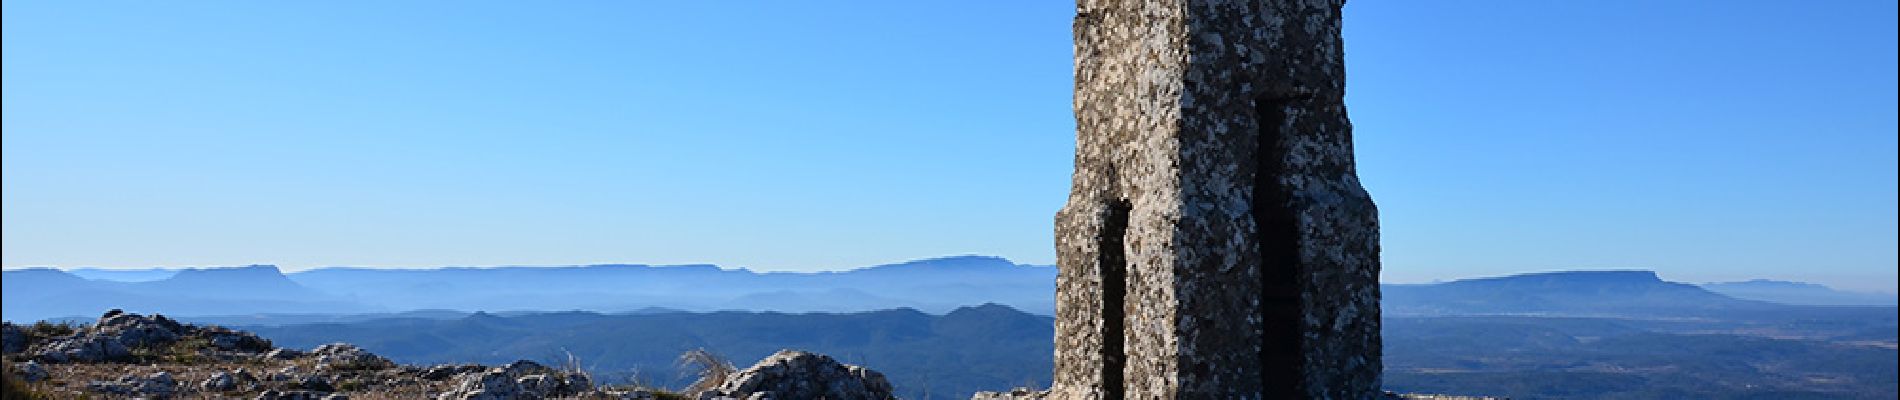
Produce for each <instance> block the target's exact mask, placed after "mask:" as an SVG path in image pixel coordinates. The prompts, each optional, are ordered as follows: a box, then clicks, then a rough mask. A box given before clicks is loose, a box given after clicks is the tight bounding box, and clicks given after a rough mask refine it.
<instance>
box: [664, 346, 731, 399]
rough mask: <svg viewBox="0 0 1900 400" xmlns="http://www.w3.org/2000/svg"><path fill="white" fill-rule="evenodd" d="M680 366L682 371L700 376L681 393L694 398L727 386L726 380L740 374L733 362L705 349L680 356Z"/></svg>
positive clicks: (689, 351)
mask: <svg viewBox="0 0 1900 400" xmlns="http://www.w3.org/2000/svg"><path fill="white" fill-rule="evenodd" d="M679 365H680V369H681V371H683V372H684V371H693V372H694V373H695V374H696V375H698V376H699V379H698V380H695V381H693V384H691V385H687V386H686V389H683V390H680V393H683V394H686V395H687V396H694V397H697V396H699V394H700V393H701V392H705V391H707V390H711V389H712V388H716V387H719V386H720V385H724V384H726V380H727V379H729V378H731V377H732V374H735V373H738V372H739V368H738V367H734V366H733V365H732V362H729V361H726V358H725V357H720V356H719V355H718V354H713V352H711V351H707V350H706V349H704V348H699V349H693V350H688V351H687V352H686V353H684V354H680V359H679Z"/></svg>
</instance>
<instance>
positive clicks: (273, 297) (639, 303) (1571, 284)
mask: <svg viewBox="0 0 1900 400" xmlns="http://www.w3.org/2000/svg"><path fill="white" fill-rule="evenodd" d="M4 274H5V275H4V278H5V279H4V282H5V292H4V314H5V315H4V316H5V318H6V319H7V320H11V321H31V320H37V319H46V318H63V317H85V316H88V315H91V314H95V313H98V312H99V310H102V309H109V308H123V309H126V310H128V311H133V312H143V313H165V314H169V315H174V316H196V317H214V316H216V317H223V318H224V319H227V320H237V321H249V322H253V323H272V321H280V322H283V323H293V322H316V321H339V320H340V319H338V318H346V317H345V316H347V315H351V314H357V315H379V314H384V313H392V312H409V311H415V310H439V311H442V312H443V313H447V314H443V313H438V314H436V315H450V314H454V313H469V312H476V311H487V312H491V313H493V312H510V311H522V312H527V311H564V310H580V311H594V312H607V313H620V312H629V311H635V310H651V309H660V310H679V311H719V310H750V311H778V312H856V311H874V310H886V309H892V308H910V309H915V310H919V311H922V312H925V313H932V314H941V313H945V312H949V311H950V310H953V309H956V308H958V307H962V306H972V305H980V304H989V303H995V304H1002V305H1007V306H1010V307H1012V308H1016V309H1019V310H1023V311H1026V312H1029V313H1032V314H1038V315H1053V314H1054V309H1055V304H1054V297H1055V296H1054V293H1055V276H1056V268H1055V267H1051V266H1037V265H1022V264H1016V263H1013V262H1010V261H1009V260H1005V259H1002V258H997V257H984V256H957V257H944V258H933V259H925V260H917V261H911V262H904V263H897V264H889V265H879V266H872V267H866V268H859V269H853V270H848V271H840V272H813V273H793V272H754V271H749V270H744V269H723V268H719V267H716V266H712V265H678V266H649V265H625V264H614V265H587V266H501V267H453V268H439V269H369V268H351V267H335V268H319V269H313V270H308V271H302V272H296V273H291V274H283V273H281V272H280V271H278V270H277V269H276V268H275V267H270V266H249V267H238V268H208V269H148V270H101V269H79V270H73V271H59V270H53V269H26V270H8V271H5V273H4ZM1773 303H1782V304H1800V305H1881V304H1885V305H1892V304H1894V303H1895V301H1894V296H1892V295H1885V296H1884V297H1883V296H1881V295H1865V294H1856V293H1848V292H1840V291H1834V290H1832V289H1828V288H1826V287H1824V286H1819V285H1812V284H1803V283H1794V282H1775V281H1750V282H1738V283H1718V284H1706V285H1702V286H1697V285H1690V284H1685V283H1677V282H1668V281H1664V280H1662V279H1660V278H1658V277H1657V276H1656V274H1655V273H1653V272H1649V271H1571V272H1550V273H1534V274H1523V275H1513V276H1505V277H1494V278H1479V279H1467V280H1459V281H1452V282H1445V283H1433V284H1387V285H1384V305H1385V312H1386V313H1387V314H1388V315H1398V316H1438V315H1560V316H1593V315H1623V316H1638V315H1641V316H1651V317H1662V316H1683V315H1699V314H1701V313H1707V312H1716V311H1735V310H1752V309H1763V308H1773V307H1774V306H1775V304H1773Z"/></svg>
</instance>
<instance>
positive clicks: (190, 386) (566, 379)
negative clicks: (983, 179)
mask: <svg viewBox="0 0 1900 400" xmlns="http://www.w3.org/2000/svg"><path fill="white" fill-rule="evenodd" d="M0 330H3V332H0V347H4V357H5V364H6V366H7V379H8V384H9V388H8V390H9V394H8V398H9V399H11V398H12V396H15V395H16V394H15V393H14V392H12V390H14V388H15V387H14V384H16V383H19V384H20V386H22V387H23V389H25V390H29V391H31V392H36V393H38V394H39V395H42V396H44V397H49V398H79V397H90V398H155V399H164V398H253V399H352V398H354V399H418V398H435V399H542V398H575V399H668V398H680V399H685V398H696V399H702V400H703V399H805V398H828V399H837V400H858V399H866V400H870V399H879V400H881V399H890V398H892V395H891V385H890V383H889V382H888V381H886V380H885V379H884V376H883V374H880V373H878V372H877V371H872V370H869V369H865V368H863V367H858V366H853V365H845V364H842V363H838V362H837V361H836V360H833V359H832V358H830V357H827V356H824V355H819V354H813V353H807V352H799V351H791V350H787V351H781V352H779V353H778V354H774V355H772V356H771V357H768V358H766V359H765V360H764V361H761V362H759V363H758V365H755V366H753V367H751V368H747V369H744V370H737V371H732V372H730V373H720V374H713V375H712V376H713V377H714V378H715V380H713V381H709V382H702V384H698V385H695V386H696V387H703V388H704V389H701V390H695V392H696V393H691V394H690V395H685V394H679V393H674V392H668V391H663V390H653V389H648V388H635V387H610V386H602V385H596V384H595V382H593V381H592V379H591V378H590V377H589V376H588V375H587V374H586V373H585V372H584V371H581V370H580V369H579V368H573V367H551V366H546V365H542V364H539V363H535V362H532V361H516V362H513V363H509V364H507V365H501V366H484V365H472V364H468V365H434V366H410V365H398V364H396V363H394V362H391V361H390V360H388V359H386V358H383V357H381V356H378V355H376V354H373V353H370V352H368V351H365V350H363V349H360V348H357V347H356V346H353V345H349V344H343V343H335V344H328V345H323V346H319V347H317V348H315V349H311V350H309V351H301V350H294V349H283V348H277V347H274V346H272V345H271V342H270V341H269V340H266V339H263V338H260V337H257V336H256V335H253V334H251V333H249V332H243V331H235V330H230V329H225V328H220V327H215V326H209V327H200V326H193V325H187V324H181V323H178V322H177V321H173V320H171V319H169V318H166V317H164V316H162V315H154V316H142V315H138V314H131V313H124V312H120V311H118V310H113V311H111V312H107V313H106V314H105V315H104V316H102V317H100V318H99V320H98V322H96V323H94V324H91V325H84V326H70V325H58V324H46V323H40V324H34V325H13V324H11V323H6V324H4V325H3V326H0ZM16 379H17V380H16Z"/></svg>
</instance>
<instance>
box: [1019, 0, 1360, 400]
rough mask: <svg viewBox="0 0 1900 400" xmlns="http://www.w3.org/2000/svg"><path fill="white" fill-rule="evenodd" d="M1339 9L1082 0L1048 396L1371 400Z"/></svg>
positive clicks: (1293, 2) (1286, 0) (1318, 1)
mask: <svg viewBox="0 0 1900 400" xmlns="http://www.w3.org/2000/svg"><path fill="white" fill-rule="evenodd" d="M1344 5H1345V2H1344V0H1252V1H1242V0H1236V1H1228V0H1150V1H1123V0H1080V1H1078V4H1077V9H1076V16H1075V119H1076V131H1077V132H1076V155H1075V176H1074V187H1073V189H1072V191H1071V192H1070V194H1069V201H1068V204H1067V205H1066V206H1064V207H1063V209H1062V211H1061V212H1059V213H1058V214H1057V216H1056V240H1057V262H1058V263H1059V264H1061V267H1062V271H1061V275H1060V277H1059V278H1058V282H1057V301H1056V302H1057V311H1056V313H1057V318H1056V371H1055V383H1054V386H1053V387H1052V388H1051V393H1050V395H1051V397H1054V398H1074V399H1094V398H1111V399H1112V398H1122V397H1127V398H1157V397H1159V398H1197V399H1198V398H1210V399H1211V398H1221V399H1226V398H1268V399H1283V398H1331V399H1363V398H1373V397H1376V396H1377V395H1378V394H1379V393H1380V391H1379V385H1380V377H1379V373H1380V367H1381V365H1380V342H1379V286H1378V277H1379V235H1378V212H1377V210H1376V209H1375V208H1374V207H1373V204H1372V200H1371V198H1370V197H1368V196H1367V195H1366V192H1365V190H1364V189H1363V188H1361V187H1360V185H1359V180H1358V177H1357V175H1356V172H1355V171H1354V167H1353V152H1352V125H1351V124H1350V123H1349V122H1348V121H1347V120H1346V109H1345V106H1344V103H1343V101H1342V97H1343V96H1344V94H1345V68H1344V66H1343V64H1342V58H1343V57H1342V53H1341V47H1340V46H1341V43H1340V31H1339V29H1340V14H1339V13H1340V8H1341V7H1342V6H1344Z"/></svg>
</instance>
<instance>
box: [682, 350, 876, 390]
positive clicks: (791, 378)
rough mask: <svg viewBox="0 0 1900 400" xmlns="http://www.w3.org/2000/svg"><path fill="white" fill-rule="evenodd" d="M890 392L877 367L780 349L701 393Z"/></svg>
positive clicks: (821, 355)
mask: <svg viewBox="0 0 1900 400" xmlns="http://www.w3.org/2000/svg"><path fill="white" fill-rule="evenodd" d="M891 392H892V389H891V383H890V382H889V381H887V380H885V379H884V374H882V373H879V372H877V371H873V370H871V369H869V368H864V367H860V366H856V365H849V364H844V363H839V362H838V360H834V359H832V358H831V357H830V356H826V355H823V354H817V353H811V352H804V351H797V350H780V351H779V352H778V353H774V354H772V355H771V356H770V357H766V358H765V359H764V360H760V361H759V363H758V364H754V365H752V367H750V368H746V369H743V370H740V371H739V372H738V373H736V374H734V375H733V376H732V377H731V378H729V379H727V380H726V382H725V384H723V385H720V386H719V387H718V388H715V389H713V390H709V391H707V392H705V393H701V394H700V399H702V400H710V399H747V400H752V399H777V400H792V399H831V400H887V399H894V398H896V397H895V396H894V395H892V393H891Z"/></svg>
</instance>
